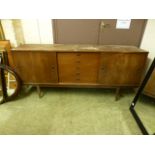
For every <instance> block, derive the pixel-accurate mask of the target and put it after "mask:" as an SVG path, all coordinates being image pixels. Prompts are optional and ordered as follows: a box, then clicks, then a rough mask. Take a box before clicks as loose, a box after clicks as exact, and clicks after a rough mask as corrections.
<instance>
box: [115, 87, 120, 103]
mask: <svg viewBox="0 0 155 155" xmlns="http://www.w3.org/2000/svg"><path fill="white" fill-rule="evenodd" d="M119 98H120V88H116V96H115V101H117V100H119Z"/></svg>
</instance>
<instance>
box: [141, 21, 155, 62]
mask: <svg viewBox="0 0 155 155" xmlns="http://www.w3.org/2000/svg"><path fill="white" fill-rule="evenodd" d="M140 47H141V48H142V49H145V50H148V51H149V55H148V57H149V58H150V59H151V60H152V59H153V58H154V57H155V19H149V20H148V21H147V25H146V28H145V32H144V35H143V39H142V42H141V46H140Z"/></svg>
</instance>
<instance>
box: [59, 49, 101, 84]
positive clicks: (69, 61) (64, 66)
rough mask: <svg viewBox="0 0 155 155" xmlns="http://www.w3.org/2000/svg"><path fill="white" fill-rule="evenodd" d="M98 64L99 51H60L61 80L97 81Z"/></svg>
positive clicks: (74, 81)
mask: <svg viewBox="0 0 155 155" xmlns="http://www.w3.org/2000/svg"><path fill="white" fill-rule="evenodd" d="M98 66H99V54H98V53H93V52H92V53H83V52H74V53H73V52H72V53H71V52H70V53H69V52H67V53H58V70H59V82H61V83H96V82H97V75H98Z"/></svg>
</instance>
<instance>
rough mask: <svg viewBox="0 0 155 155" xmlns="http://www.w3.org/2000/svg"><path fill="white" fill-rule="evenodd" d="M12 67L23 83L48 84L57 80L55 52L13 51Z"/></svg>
mask: <svg viewBox="0 0 155 155" xmlns="http://www.w3.org/2000/svg"><path fill="white" fill-rule="evenodd" d="M13 60H14V65H15V66H14V67H15V70H16V71H17V73H18V74H19V76H20V78H21V79H22V81H23V83H25V84H48V83H54V82H57V81H58V79H57V65H56V53H53V52H38V51H36V52H30V51H18V52H15V51H14V52H13Z"/></svg>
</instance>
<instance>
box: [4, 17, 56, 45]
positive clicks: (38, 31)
mask: <svg viewBox="0 0 155 155" xmlns="http://www.w3.org/2000/svg"><path fill="white" fill-rule="evenodd" d="M18 22H20V23H21V24H18ZM15 25H16V27H15ZM2 26H3V29H4V33H5V37H6V39H8V40H10V41H11V45H12V46H13V47H16V46H17V45H18V41H17V39H19V38H22V36H20V35H23V41H22V40H20V43H27V44H51V43H53V31H52V24H51V19H43V20H42V19H30V20H27V19H22V20H11V19H7V20H4V19H3V20H2ZM18 26H21V27H20V28H19V27H18ZM20 29H22V32H23V34H21V33H18V32H20V31H18V30H20ZM15 30H16V31H15Z"/></svg>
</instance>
